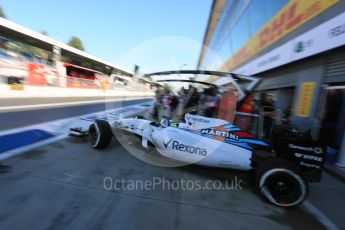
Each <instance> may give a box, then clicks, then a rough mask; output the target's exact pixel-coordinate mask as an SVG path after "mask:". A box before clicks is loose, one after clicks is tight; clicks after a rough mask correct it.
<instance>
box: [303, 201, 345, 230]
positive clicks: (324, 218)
mask: <svg viewBox="0 0 345 230" xmlns="http://www.w3.org/2000/svg"><path fill="white" fill-rule="evenodd" d="M302 206H303V207H304V208H305V209H306V210H307V211H308V212H309V213H310V214H311V215H313V216H314V217H315V218H316V219H317V220H318V221H319V222H320V223H321V224H322V225H323V226H324V227H325V228H326V229H329V230H340V228H338V227H337V226H336V225H335V224H334V223H333V222H332V221H331V220H330V219H329V218H328V217H327V216H326V215H325V214H323V213H322V212H321V211H320V210H319V209H317V208H316V207H315V206H314V205H313V204H312V203H310V201H309V200H306V201H304V202H303V204H302Z"/></svg>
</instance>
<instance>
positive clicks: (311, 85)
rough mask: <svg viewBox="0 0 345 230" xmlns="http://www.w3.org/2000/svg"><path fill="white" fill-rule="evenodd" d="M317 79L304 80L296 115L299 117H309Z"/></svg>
mask: <svg viewBox="0 0 345 230" xmlns="http://www.w3.org/2000/svg"><path fill="white" fill-rule="evenodd" d="M315 85H316V82H315V81H310V82H303V83H302V84H301V86H300V89H299V96H298V101H297V103H298V104H297V109H296V115H297V116H298V117H304V118H306V117H309V116H310V112H311V106H312V103H313V97H314V90H315Z"/></svg>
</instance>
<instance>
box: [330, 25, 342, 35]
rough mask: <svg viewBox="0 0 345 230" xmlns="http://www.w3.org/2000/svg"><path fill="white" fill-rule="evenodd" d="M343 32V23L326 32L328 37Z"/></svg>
mask: <svg viewBox="0 0 345 230" xmlns="http://www.w3.org/2000/svg"><path fill="white" fill-rule="evenodd" d="M343 34H345V24H342V25H339V26H336V27H333V28H332V29H330V30H329V32H328V38H334V37H338V36H340V35H343Z"/></svg>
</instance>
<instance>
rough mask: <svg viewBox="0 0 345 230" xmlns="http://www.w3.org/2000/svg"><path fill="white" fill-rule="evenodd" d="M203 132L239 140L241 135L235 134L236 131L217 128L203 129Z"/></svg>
mask: <svg viewBox="0 0 345 230" xmlns="http://www.w3.org/2000/svg"><path fill="white" fill-rule="evenodd" d="M201 134H208V135H213V136H219V137H225V138H230V139H233V140H236V141H238V140H239V137H238V136H237V135H235V134H234V133H231V132H229V131H221V130H215V129H202V130H201Z"/></svg>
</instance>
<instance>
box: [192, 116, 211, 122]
mask: <svg viewBox="0 0 345 230" xmlns="http://www.w3.org/2000/svg"><path fill="white" fill-rule="evenodd" d="M187 120H189V121H194V122H200V123H206V124H209V123H210V121H211V120H210V119H207V118H202V117H195V116H187Z"/></svg>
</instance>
